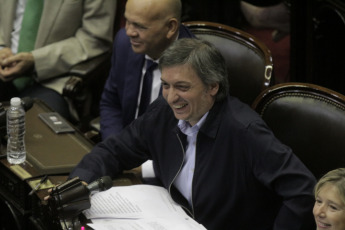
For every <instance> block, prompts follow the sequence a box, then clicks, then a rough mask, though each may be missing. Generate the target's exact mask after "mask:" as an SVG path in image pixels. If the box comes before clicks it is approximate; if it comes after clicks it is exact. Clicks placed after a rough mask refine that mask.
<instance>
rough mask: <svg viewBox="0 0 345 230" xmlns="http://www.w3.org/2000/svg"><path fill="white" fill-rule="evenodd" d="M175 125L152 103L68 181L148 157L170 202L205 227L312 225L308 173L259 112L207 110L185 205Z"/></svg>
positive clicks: (181, 149) (229, 107) (232, 104)
mask: <svg viewBox="0 0 345 230" xmlns="http://www.w3.org/2000/svg"><path fill="white" fill-rule="evenodd" d="M177 123H178V120H177V119H176V118H175V117H174V114H173V111H172V110H171V108H170V107H169V105H168V104H167V103H166V101H165V100H164V99H162V98H158V99H157V100H156V101H155V102H153V103H152V104H151V106H150V107H149V109H148V111H147V112H146V113H145V114H144V115H143V116H141V117H139V118H138V119H136V120H135V121H133V122H132V123H131V124H130V125H129V126H127V127H126V128H125V129H124V130H123V131H122V132H121V134H119V135H116V136H115V135H114V136H111V137H109V138H108V139H106V140H105V141H103V142H101V143H100V144H98V145H97V146H96V147H95V148H94V149H93V150H92V152H91V153H90V154H88V155H86V156H85V157H84V158H83V159H82V161H81V162H80V163H79V164H78V165H77V167H76V168H75V169H74V170H73V172H72V173H71V175H70V177H74V176H79V177H80V178H81V179H82V180H85V181H86V182H91V181H93V180H95V179H97V178H99V177H101V176H104V175H109V176H112V177H114V176H116V175H118V174H119V173H121V171H122V170H126V169H132V168H134V167H137V166H139V165H141V164H142V163H143V162H144V161H146V160H147V159H152V160H153V162H154V166H155V167H154V169H155V173H156V176H157V178H159V179H160V180H161V182H162V185H163V186H164V187H165V188H166V189H167V190H168V191H169V192H170V194H171V196H172V197H173V199H174V200H175V201H176V202H178V203H180V204H181V205H182V206H183V207H185V209H186V210H188V211H187V212H188V213H189V214H190V215H191V216H192V217H193V218H195V220H196V221H198V222H199V223H201V224H203V225H204V226H205V227H206V228H207V229H208V230H220V229H229V230H232V229H233V230H246V229H252V230H260V229H275V230H297V229H298V230H299V229H301V226H302V223H303V222H305V221H307V220H309V221H311V222H313V219H311V218H310V219H308V218H307V216H311V214H312V207H313V204H314V197H313V187H314V184H315V178H314V176H313V175H312V174H311V172H310V171H309V170H308V169H307V168H306V167H305V166H304V164H302V162H301V161H300V160H299V159H298V158H297V157H296V156H295V155H294V154H293V153H292V151H291V149H290V148H289V147H287V146H285V145H283V144H282V143H281V142H280V141H279V140H277V139H276V138H275V136H274V135H273V133H272V132H271V130H270V129H269V128H268V127H267V125H266V124H265V122H264V121H263V120H262V119H261V117H260V116H259V115H258V114H257V113H255V112H254V111H253V110H252V109H251V108H250V107H249V106H247V105H246V104H244V103H242V102H240V101H239V100H238V99H236V98H233V97H230V96H229V97H228V98H226V99H225V100H223V101H221V102H217V103H216V104H215V105H214V106H213V107H212V109H211V110H210V112H209V114H208V116H207V118H206V120H205V123H204V124H203V126H202V127H201V129H200V131H199V133H198V136H197V143H196V159H195V171H194V177H193V182H192V206H191V207H190V206H189V205H188V203H187V201H186V200H185V199H184V198H183V197H182V195H181V194H180V193H179V192H178V191H177V189H176V188H175V187H174V185H173V183H174V180H175V178H176V175H177V174H178V173H179V171H180V169H181V167H182V165H183V159H184V154H185V148H186V136H185V135H184V134H182V133H181V132H180V131H179V129H178V128H177ZM152 199H154V197H152Z"/></svg>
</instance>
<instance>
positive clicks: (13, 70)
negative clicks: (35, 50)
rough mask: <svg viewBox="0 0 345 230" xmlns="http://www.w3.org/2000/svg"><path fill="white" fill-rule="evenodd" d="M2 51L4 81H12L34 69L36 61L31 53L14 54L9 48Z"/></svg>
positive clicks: (0, 73) (0, 72)
mask: <svg viewBox="0 0 345 230" xmlns="http://www.w3.org/2000/svg"><path fill="white" fill-rule="evenodd" d="M4 49H8V48H4ZM1 51H2V50H1ZM2 53H3V54H2V55H1V54H0V79H1V80H2V81H5V82H7V81H12V80H13V79H15V78H17V77H19V76H22V75H23V74H25V73H27V72H31V71H33V69H34V64H35V61H34V57H33V55H32V54H31V53H18V54H15V55H13V54H12V53H9V52H8V50H7V51H4V52H2ZM11 54H12V55H11Z"/></svg>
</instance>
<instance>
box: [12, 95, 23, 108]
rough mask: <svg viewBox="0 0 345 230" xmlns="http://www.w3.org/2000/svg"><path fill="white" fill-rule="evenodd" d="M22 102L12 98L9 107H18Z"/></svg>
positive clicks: (17, 98)
mask: <svg viewBox="0 0 345 230" xmlns="http://www.w3.org/2000/svg"><path fill="white" fill-rule="evenodd" d="M21 102H22V100H21V99H20V98H19V97H13V98H11V105H13V106H19V105H20V104H21Z"/></svg>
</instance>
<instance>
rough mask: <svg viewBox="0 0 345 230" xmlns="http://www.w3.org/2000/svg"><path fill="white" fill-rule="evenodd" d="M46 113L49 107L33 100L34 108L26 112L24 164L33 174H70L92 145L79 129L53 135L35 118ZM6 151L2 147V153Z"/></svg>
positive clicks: (46, 126)
mask: <svg viewBox="0 0 345 230" xmlns="http://www.w3.org/2000/svg"><path fill="white" fill-rule="evenodd" d="M45 112H51V110H50V108H49V107H47V106H46V105H45V104H44V103H43V102H42V101H39V100H35V103H34V105H33V107H32V108H31V109H29V110H28V111H27V112H26V133H25V143H26V150H27V162H26V163H25V164H29V165H32V166H33V167H34V168H35V169H36V170H37V172H36V174H35V175H33V176H38V175H44V174H66V173H69V172H70V171H71V170H72V168H73V167H74V166H75V165H76V164H77V163H78V162H79V161H80V160H81V158H82V157H83V156H84V155H85V154H87V153H88V152H90V150H91V149H92V147H93V144H92V142H91V141H89V140H88V139H87V138H85V137H84V136H83V134H82V133H80V132H79V131H78V130H76V131H75V132H74V133H63V134H56V133H55V132H53V131H52V130H51V129H50V128H49V127H48V125H46V124H45V123H44V122H43V121H42V120H41V119H40V118H39V117H38V114H40V113H45ZM5 151H6V149H5V148H4V149H3V152H5ZM24 167H25V166H24Z"/></svg>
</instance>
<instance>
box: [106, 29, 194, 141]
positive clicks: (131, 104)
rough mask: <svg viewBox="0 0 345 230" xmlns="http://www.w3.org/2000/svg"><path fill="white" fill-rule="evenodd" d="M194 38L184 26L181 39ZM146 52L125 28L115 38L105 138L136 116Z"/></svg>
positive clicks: (107, 91)
mask: <svg viewBox="0 0 345 230" xmlns="http://www.w3.org/2000/svg"><path fill="white" fill-rule="evenodd" d="M186 37H194V35H193V34H192V33H191V32H190V31H189V30H188V29H187V28H186V27H185V26H183V25H181V27H180V32H179V38H186ZM144 63H145V55H144V54H137V53H134V52H133V50H132V47H131V44H130V40H129V37H128V36H127V35H126V32H125V30H124V29H121V30H120V31H119V32H118V33H117V35H116V38H115V41H114V48H113V56H112V60H111V70H110V73H109V77H108V79H107V82H106V84H105V87H104V91H103V94H102V99H101V102H100V113H101V133H102V138H103V139H104V138H106V137H108V136H109V135H110V134H113V133H118V132H120V131H121V130H122V129H123V127H125V126H126V125H128V124H129V123H130V122H131V121H133V120H134V118H135V112H136V108H137V102H138V95H139V87H140V79H141V76H142V68H143V66H144Z"/></svg>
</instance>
